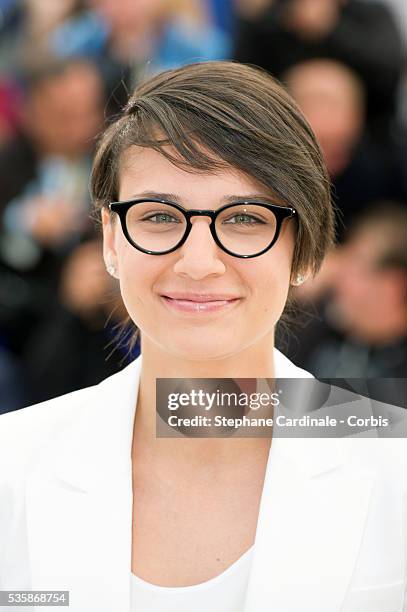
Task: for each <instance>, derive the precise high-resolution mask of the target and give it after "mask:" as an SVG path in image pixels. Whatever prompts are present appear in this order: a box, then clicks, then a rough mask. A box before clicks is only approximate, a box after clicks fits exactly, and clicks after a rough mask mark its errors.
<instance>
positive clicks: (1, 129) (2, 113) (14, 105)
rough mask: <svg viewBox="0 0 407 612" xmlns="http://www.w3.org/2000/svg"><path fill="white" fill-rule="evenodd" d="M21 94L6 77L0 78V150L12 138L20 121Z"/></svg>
mask: <svg viewBox="0 0 407 612" xmlns="http://www.w3.org/2000/svg"><path fill="white" fill-rule="evenodd" d="M20 108H21V95H20V92H19V90H18V89H17V87H15V85H14V84H13V83H12V82H11V81H8V80H7V79H3V80H1V79H0V152H1V150H2V149H3V148H4V147H5V146H6V145H7V144H8V143H9V142H11V141H12V139H13V138H14V136H15V134H16V132H17V130H18V128H19V125H20V122H21V113H20Z"/></svg>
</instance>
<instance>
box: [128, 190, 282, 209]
mask: <svg viewBox="0 0 407 612" xmlns="http://www.w3.org/2000/svg"><path fill="white" fill-rule="evenodd" d="M133 198H134V199H137V198H158V199H159V200H171V201H172V202H175V203H176V204H181V205H182V197H181V196H179V195H178V194H176V193H161V192H157V191H142V192H141V193H134V194H133V195H132V196H131V197H130V199H133ZM245 200H259V201H261V202H262V201H264V202H266V203H267V202H273V203H279V201H278V198H277V197H276V196H272V195H271V194H270V195H265V194H264V193H263V194H259V193H249V194H247V193H246V194H245V195H235V194H229V195H225V196H223V197H222V198H221V199H220V201H219V203H220V205H221V206H223V204H232V203H233V202H242V201H243V202H244V201H245Z"/></svg>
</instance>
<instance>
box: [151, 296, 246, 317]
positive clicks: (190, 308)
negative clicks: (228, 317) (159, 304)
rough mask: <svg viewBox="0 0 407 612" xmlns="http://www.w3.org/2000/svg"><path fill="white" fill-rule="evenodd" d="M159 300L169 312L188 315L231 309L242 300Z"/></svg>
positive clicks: (206, 297) (163, 298) (203, 297)
mask: <svg viewBox="0 0 407 612" xmlns="http://www.w3.org/2000/svg"><path fill="white" fill-rule="evenodd" d="M161 299H162V300H163V301H164V303H165V304H166V305H167V306H169V307H170V308H171V310H178V311H180V312H190V313H208V312H217V311H221V310H226V309H228V308H231V307H232V306H234V305H235V304H237V303H238V302H240V301H241V299H242V298H240V297H236V298H234V297H222V296H218V295H216V296H215V295H205V296H203V295H201V296H188V297H184V296H182V297H179V296H177V297H171V296H169V295H161Z"/></svg>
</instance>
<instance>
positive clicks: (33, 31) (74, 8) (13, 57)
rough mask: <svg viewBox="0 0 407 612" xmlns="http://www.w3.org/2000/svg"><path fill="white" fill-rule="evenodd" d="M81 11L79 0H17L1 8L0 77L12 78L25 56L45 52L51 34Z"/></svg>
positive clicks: (80, 1) (80, 0)
mask: <svg viewBox="0 0 407 612" xmlns="http://www.w3.org/2000/svg"><path fill="white" fill-rule="evenodd" d="M82 8H83V7H82V0H57V2H55V0H16V1H14V2H13V1H9V2H6V6H5V7H4V8H2V7H1V6H0V75H8V76H9V77H10V78H15V77H16V69H17V68H20V65H21V64H24V62H25V59H26V57H27V56H30V54H32V53H33V52H34V53H35V54H38V53H44V52H45V51H46V50H47V49H48V42H47V41H48V38H49V37H50V36H51V35H52V32H53V31H54V30H57V29H58V27H59V26H60V25H61V24H62V23H64V21H65V20H67V19H69V18H70V17H72V16H73V15H77V14H78V13H80V12H81V11H82Z"/></svg>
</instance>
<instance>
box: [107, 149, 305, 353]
mask: <svg viewBox="0 0 407 612" xmlns="http://www.w3.org/2000/svg"><path fill="white" fill-rule="evenodd" d="M154 193H156V194H160V195H159V197H164V196H163V194H167V198H168V199H170V200H172V201H176V202H178V203H179V204H181V206H183V207H185V208H187V209H190V208H198V209H199V208H201V209H213V210H216V209H217V208H220V207H221V206H223V205H224V204H225V203H226V201H227V200H230V199H231V197H233V198H235V199H241V198H246V197H251V198H253V197H259V196H262V197H263V198H264V197H266V198H268V200H269V201H271V202H272V201H275V198H273V196H272V195H271V194H270V193H267V190H266V189H265V188H264V187H262V186H261V185H260V184H259V183H257V182H256V181H254V180H251V179H249V178H248V177H246V176H244V175H243V174H242V173H240V172H238V171H236V170H226V169H225V170H221V171H217V172H216V174H215V173H213V174H193V173H189V172H186V171H184V170H181V169H179V168H177V167H176V166H174V165H173V164H171V163H170V162H169V161H168V160H167V159H166V158H165V157H164V156H162V155H161V154H160V153H158V152H156V151H154V150H152V149H145V148H141V147H131V148H130V149H129V150H128V151H127V152H126V154H125V156H124V159H123V162H122V166H121V173H120V192H119V199H120V200H129V199H132V198H137V197H144V196H145V195H146V194H149V195H153V194H154ZM115 217H116V218H115V219H114V221H113V222H110V223H109V214H108V211H107V210H103V212H102V221H103V233H104V258H105V262H106V264H109V263H110V264H111V263H113V264H114V265H115V267H116V270H117V272H116V275H117V277H118V278H119V280H120V290H121V294H122V297H123V301H124V304H125V306H126V308H127V311H128V313H129V315H130V316H131V318H132V320H133V321H134V323H135V324H136V325H137V326H138V327H139V328H140V330H141V338H142V342H146V341H147V342H149V343H150V342H152V343H154V344H155V345H156V347H158V348H159V349H161V350H163V351H165V352H167V353H170V354H172V355H173V356H178V357H180V358H184V359H185V358H187V359H190V360H201V359H219V358H222V357H227V356H230V355H233V354H236V353H238V352H239V351H241V350H243V349H245V348H247V347H249V346H251V345H253V344H255V343H257V342H260V341H261V340H262V339H263V340H264V339H266V336H268V337H270V339H271V340H270V342H272V341H273V334H274V325H275V323H276V322H277V321H278V319H279V317H280V315H281V313H282V311H283V309H284V305H285V302H286V298H287V293H288V289H289V284H290V276H291V274H290V273H291V262H292V256H293V250H294V224H293V223H292V222H291V221H289V220H285V221H284V222H283V226H282V228H281V233H280V236H279V239H278V240H277V242H276V243H275V245H274V246H273V247H272V248H271V249H270V250H269V251H267V252H266V253H264V254H263V255H260V256H258V257H254V258H252V259H240V258H237V257H234V256H232V255H228V254H227V253H225V252H224V251H222V250H221V249H220V248H219V247H218V246H217V245H216V244H215V242H214V240H213V238H212V235H211V233H210V230H209V223H210V219H209V217H192V219H191V223H192V229H191V233H190V235H189V237H188V239H187V241H186V242H185V243H184V244H183V245H182V246H181V247H180V248H179V249H177V250H176V251H174V252H172V253H168V254H166V255H159V256H156V255H148V254H146V253H142V252H140V251H138V250H137V249H135V248H134V247H133V246H132V245H131V244H129V243H128V242H127V240H126V238H125V236H124V235H123V233H122V230H121V227H120V223H119V219H118V217H117V215H116V216H115ZM176 294H178V295H180V294H186V297H187V298H188V297H189V298H191V299H192V298H193V297H194V296H193V295H192V294H195V296H196V294H200V295H201V296H206V297H208V296H209V297H211V296H213V295H216V296H219V300H220V303H219V300H216V302H215V303H212V304H211V303H207V304H206V306H205V305H202V304H201V306H200V307H199V308H198V305H197V304H196V303H195V304H191V302H188V301H187V302H185V301H179V302H178V301H177V300H175V299H172V300H171V299H168V298H166V297H164V296H173V298H174V297H175V296H176ZM222 296H224V297H226V298H227V301H226V302H224V301H222V299H221V297H222ZM183 297H184V296H183ZM231 298H234V301H229V300H230V299H231ZM192 301H193V300H192Z"/></svg>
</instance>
